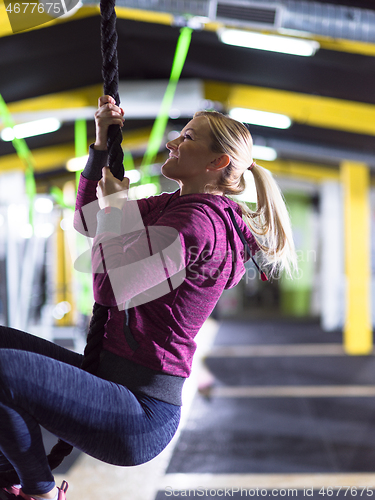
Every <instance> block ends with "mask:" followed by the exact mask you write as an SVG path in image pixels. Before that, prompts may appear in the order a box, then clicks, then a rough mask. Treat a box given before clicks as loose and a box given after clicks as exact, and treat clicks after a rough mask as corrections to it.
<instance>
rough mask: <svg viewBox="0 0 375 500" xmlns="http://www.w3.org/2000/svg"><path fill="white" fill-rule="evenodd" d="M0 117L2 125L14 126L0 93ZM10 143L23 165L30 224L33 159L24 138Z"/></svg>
mask: <svg viewBox="0 0 375 500" xmlns="http://www.w3.org/2000/svg"><path fill="white" fill-rule="evenodd" d="M0 117H1V118H2V120H3V122H4V125H5V126H6V127H12V128H13V127H14V125H15V122H14V120H13V117H12V115H11V113H10V111H9V109H8V106H7V105H6V102H5V101H4V99H3V97H2V95H1V94H0ZM12 144H13V146H14V149H15V150H16V152H17V154H18V157H19V158H20V160H21V161H22V163H23V164H24V165H25V188H26V194H27V196H28V198H29V221H30V224H32V222H33V207H34V199H35V194H36V184H35V177H34V166H35V161H34V158H33V155H32V154H31V151H30V149H29V147H28V145H27V143H26V141H25V140H24V139H17V138H14V139H13V140H12Z"/></svg>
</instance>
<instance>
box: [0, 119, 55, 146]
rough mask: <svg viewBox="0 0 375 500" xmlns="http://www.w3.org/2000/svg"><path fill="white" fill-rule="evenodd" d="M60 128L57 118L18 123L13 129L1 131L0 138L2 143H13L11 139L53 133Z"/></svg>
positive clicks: (8, 128)
mask: <svg viewBox="0 0 375 500" xmlns="http://www.w3.org/2000/svg"><path fill="white" fill-rule="evenodd" d="M60 127H61V123H60V121H59V120H58V119H57V118H44V119H42V120H35V121H33V122H27V123H20V124H19V125H15V126H14V127H13V128H12V127H7V128H5V129H4V130H2V131H1V134H0V136H1V138H2V140H3V141H13V139H24V138H25V137H34V136H35V135H42V134H48V133H50V132H55V131H56V130H58V129H59V128H60Z"/></svg>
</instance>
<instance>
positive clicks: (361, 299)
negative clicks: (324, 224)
mask: <svg viewBox="0 0 375 500" xmlns="http://www.w3.org/2000/svg"><path fill="white" fill-rule="evenodd" d="M341 178H342V185H343V191H344V226H345V272H346V298H345V306H346V307H345V311H346V315H345V325H344V348H345V351H346V352H347V353H348V354H356V355H361V354H369V353H370V352H371V351H372V326H371V310H370V303H371V297H370V290H371V263H370V199H369V186H370V174H369V168H368V166H367V165H365V164H364V163H358V162H353V161H343V162H342V164H341Z"/></svg>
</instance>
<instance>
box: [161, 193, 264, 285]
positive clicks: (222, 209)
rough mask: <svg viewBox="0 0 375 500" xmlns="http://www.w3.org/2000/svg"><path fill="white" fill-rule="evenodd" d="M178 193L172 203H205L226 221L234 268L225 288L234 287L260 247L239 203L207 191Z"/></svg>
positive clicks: (174, 194) (173, 195) (173, 196)
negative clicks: (241, 236)
mask: <svg viewBox="0 0 375 500" xmlns="http://www.w3.org/2000/svg"><path fill="white" fill-rule="evenodd" d="M176 193H179V191H177V192H175V193H173V194H172V195H171V198H172V199H171V200H170V203H171V204H172V203H173V205H174V206H176V205H175V204H178V205H181V204H185V203H189V204H191V203H198V204H200V205H203V206H204V207H205V208H206V209H208V210H209V211H212V212H214V214H215V215H216V217H213V218H212V219H213V220H215V219H217V216H218V217H220V219H221V220H222V221H223V222H224V225H225V229H226V234H227V237H228V240H229V244H230V247H231V252H232V255H233V258H232V270H231V273H230V277H229V279H228V282H227V285H226V287H225V288H232V287H234V286H235V285H237V283H238V282H239V281H240V279H241V278H242V276H243V275H244V273H245V262H246V261H248V260H249V259H250V258H251V257H252V256H253V255H254V254H255V253H256V252H258V251H259V247H258V245H257V242H256V240H255V238H254V236H253V234H252V233H251V231H250V229H249V227H248V226H247V224H246V223H245V222H244V221H243V219H242V211H241V208H240V206H239V205H238V203H236V202H235V201H233V200H231V199H229V198H227V197H226V196H218V195H212V194H207V193H194V194H186V195H182V196H179V195H176ZM168 204H169V203H168ZM230 211H232V214H233V216H234V219H235V222H236V224H237V226H238V229H239V231H240V232H241V233H242V235H243V237H244V240H245V241H246V243H247V245H248V247H249V249H250V252H251V255H249V254H248V251H247V249H246V248H245V245H244V243H243V242H242V241H241V238H240V236H239V235H238V233H237V230H236V228H235V225H234V224H233V222H232V219H231V215H230V213H229V212H230Z"/></svg>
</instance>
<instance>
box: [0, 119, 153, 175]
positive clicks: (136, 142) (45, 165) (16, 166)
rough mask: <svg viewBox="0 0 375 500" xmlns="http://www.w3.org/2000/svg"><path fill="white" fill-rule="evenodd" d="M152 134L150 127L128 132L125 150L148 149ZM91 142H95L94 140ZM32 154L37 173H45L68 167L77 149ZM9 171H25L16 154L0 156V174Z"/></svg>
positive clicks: (57, 148) (69, 147)
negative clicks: (64, 166)
mask: <svg viewBox="0 0 375 500" xmlns="http://www.w3.org/2000/svg"><path fill="white" fill-rule="evenodd" d="M150 132H151V128H149V127H147V128H143V129H139V130H135V131H129V132H126V133H125V134H124V138H123V142H122V146H123V148H126V149H129V150H131V151H132V150H135V149H141V148H146V146H147V141H148V138H149V135H150ZM89 142H93V140H91V141H89ZM31 153H32V155H33V158H34V162H35V172H45V171H47V170H54V169H57V168H61V166H63V165H66V163H67V161H68V160H70V159H71V158H74V157H75V147H74V143H73V142H72V143H67V144H61V145H56V146H49V147H45V148H38V149H33V150H32V151H31ZM9 170H24V164H23V162H22V161H21V160H20V159H19V157H18V155H17V154H15V153H14V154H9V155H5V156H0V173H1V172H5V171H9Z"/></svg>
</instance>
